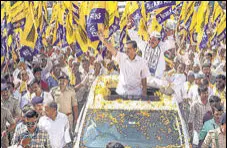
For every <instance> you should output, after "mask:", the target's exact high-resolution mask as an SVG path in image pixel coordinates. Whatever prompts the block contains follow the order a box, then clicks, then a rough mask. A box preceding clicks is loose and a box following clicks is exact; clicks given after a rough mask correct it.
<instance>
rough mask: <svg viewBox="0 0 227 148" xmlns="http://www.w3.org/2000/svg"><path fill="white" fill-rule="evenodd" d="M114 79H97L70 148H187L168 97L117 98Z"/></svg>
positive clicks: (152, 92)
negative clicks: (115, 147) (115, 146)
mask: <svg viewBox="0 0 227 148" xmlns="http://www.w3.org/2000/svg"><path fill="white" fill-rule="evenodd" d="M117 82H118V76H100V77H98V78H97V79H96V80H95V82H94V83H93V85H92V88H91V91H90V93H89V96H88V102H87V104H86V106H85V107H84V108H83V111H82V114H80V117H79V119H78V122H77V126H76V129H75V133H76V137H75V139H74V148H85V147H86V148H105V147H106V145H107V144H108V143H109V142H112V141H115V142H119V143H121V144H123V145H124V146H125V147H130V148H156V147H171V148H172V147H186V148H187V147H188V148H189V141H188V133H187V130H186V126H185V123H184V122H183V120H182V118H181V115H180V112H179V107H178V106H177V105H176V104H174V103H173V101H172V100H171V97H168V96H163V95H161V94H160V92H159V91H158V89H154V88H149V89H148V97H147V98H141V97H140V96H119V95H117V94H116V93H115V88H116V85H117Z"/></svg>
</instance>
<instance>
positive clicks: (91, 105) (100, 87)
mask: <svg viewBox="0 0 227 148" xmlns="http://www.w3.org/2000/svg"><path fill="white" fill-rule="evenodd" d="M117 83H118V76H117V75H111V76H99V77H97V79H96V80H95V82H94V83H93V85H92V87H91V90H90V93H89V96H88V109H112V110H113V109H114V110H177V106H176V104H175V103H173V102H172V97H170V96H166V95H163V94H161V93H160V92H157V95H158V96H159V97H160V101H141V100H136V101H135V100H123V99H122V98H120V96H119V99H116V100H107V99H106V97H105V96H108V95H110V93H109V92H108V91H109V89H108V88H116V87H117Z"/></svg>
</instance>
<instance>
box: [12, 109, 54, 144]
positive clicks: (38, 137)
mask: <svg viewBox="0 0 227 148" xmlns="http://www.w3.org/2000/svg"><path fill="white" fill-rule="evenodd" d="M37 121H38V113H37V112H36V111H35V110H29V111H28V112H26V114H25V124H26V126H27V131H25V132H23V133H22V134H21V135H19V136H18V138H17V139H15V143H17V144H18V148H26V147H32V148H41V147H42V148H51V145H50V139H49V135H48V133H47V131H45V130H42V129H40V128H39V127H38V126H37Z"/></svg>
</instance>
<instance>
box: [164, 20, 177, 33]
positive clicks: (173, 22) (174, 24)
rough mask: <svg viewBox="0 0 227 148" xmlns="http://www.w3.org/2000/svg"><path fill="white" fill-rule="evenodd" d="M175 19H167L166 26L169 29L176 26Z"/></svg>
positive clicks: (173, 28)
mask: <svg viewBox="0 0 227 148" xmlns="http://www.w3.org/2000/svg"><path fill="white" fill-rule="evenodd" d="M176 24H177V23H176V21H175V20H172V19H168V20H167V22H166V28H168V29H171V30H175V28H176Z"/></svg>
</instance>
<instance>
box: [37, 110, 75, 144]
mask: <svg viewBox="0 0 227 148" xmlns="http://www.w3.org/2000/svg"><path fill="white" fill-rule="evenodd" d="M38 126H39V127H40V128H42V129H44V130H46V131H47V132H48V134H49V136H50V144H51V146H52V147H53V148H63V147H64V146H65V145H66V144H67V143H69V142H71V138H70V134H69V120H68V118H67V116H66V115H65V114H63V113H60V112H57V117H56V119H55V120H54V121H53V120H52V119H50V118H49V117H47V116H42V117H41V118H40V119H39V123H38Z"/></svg>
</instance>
